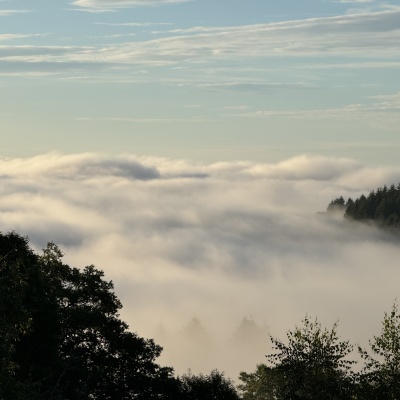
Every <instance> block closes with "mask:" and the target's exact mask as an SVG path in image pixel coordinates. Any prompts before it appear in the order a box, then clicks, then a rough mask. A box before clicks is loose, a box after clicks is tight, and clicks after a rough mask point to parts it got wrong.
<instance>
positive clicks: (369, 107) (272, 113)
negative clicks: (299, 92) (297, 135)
mask: <svg viewBox="0 0 400 400" xmlns="http://www.w3.org/2000/svg"><path fill="white" fill-rule="evenodd" d="M369 98H370V99H372V100H375V101H372V103H367V102H365V103H363V104H349V105H347V106H345V107H340V108H328V109H324V108H321V109H303V110H261V111H260V110H259V111H254V112H248V113H238V114H236V116H241V117H250V118H263V117H264V118H267V117H288V118H300V119H336V120H346V119H359V120H365V119H368V120H371V119H376V118H379V120H380V121H382V122H383V123H384V121H385V120H387V119H388V118H389V117H390V118H389V119H391V121H390V122H391V123H392V122H393V120H392V119H393V118H395V119H397V120H399V122H400V116H399V111H400V93H395V94H390V95H378V96H370V97H369ZM366 100H367V99H366ZM233 115H235V114H231V116H233Z"/></svg>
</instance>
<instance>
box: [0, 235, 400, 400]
mask: <svg viewBox="0 0 400 400" xmlns="http://www.w3.org/2000/svg"><path fill="white" fill-rule="evenodd" d="M120 308H121V303H120V301H119V300H118V298H117V297H116V295H115V293H114V291H113V284H112V282H108V281H106V280H104V275H103V272H102V271H99V270H97V269H96V268H94V267H93V266H88V267H86V268H84V269H83V270H78V269H76V268H71V267H70V266H68V265H66V264H64V263H63V262H62V253H61V251H60V249H59V248H58V247H57V246H56V245H54V244H53V243H50V244H49V245H48V246H47V248H46V249H44V250H43V254H41V255H38V254H36V253H35V252H34V251H33V250H32V249H31V248H30V247H29V242H28V239H27V238H24V237H21V236H20V235H18V234H17V233H14V232H12V233H8V234H1V233H0V312H1V315H0V399H1V400H79V399H81V400H93V399H95V400H115V399H118V400H131V399H132V400H133V399H135V400H152V399H158V400H160V399H161V400H239V399H242V400H303V399H304V400H306V399H307V400H322V399H324V400H350V399H352V400H378V399H379V400H394V399H400V315H399V312H398V309H397V305H396V304H395V305H394V306H393V308H392V310H391V312H390V313H389V314H385V317H384V320H383V327H382V333H381V335H380V336H377V337H374V338H373V339H372V341H371V343H370V344H371V349H370V350H368V351H367V350H364V349H362V348H358V352H359V354H360V355H361V357H362V359H363V360H364V362H365V363H364V366H363V367H362V368H361V370H360V371H359V372H354V369H353V365H354V364H355V361H353V360H352V359H351V356H352V351H353V345H351V344H350V343H349V342H348V341H342V340H340V339H339V337H338V334H337V325H336V324H335V325H333V327H332V328H331V329H326V328H323V327H322V326H321V324H320V323H319V322H318V320H312V319H311V318H309V317H306V318H305V319H304V321H303V325H302V326H300V327H296V328H295V329H294V330H292V331H289V332H288V333H287V340H286V342H283V341H281V340H279V339H277V338H274V337H270V340H271V342H272V346H273V350H274V352H273V353H272V354H269V355H267V356H266V363H265V364H261V365H258V366H257V368H256V370H255V371H254V372H253V373H246V372H242V373H241V375H240V377H239V379H240V380H241V384H240V385H239V386H238V387H236V386H235V385H234V383H233V382H232V381H231V380H230V379H228V378H226V377H225V376H224V374H223V373H222V372H219V371H217V370H214V371H212V372H210V373H209V374H208V375H207V374H206V375H203V374H199V375H193V374H190V373H188V374H186V375H183V376H176V375H175V374H174V371H173V369H172V368H169V367H161V366H160V365H158V364H157V363H156V359H157V357H158V356H159V355H160V353H161V351H162V349H161V347H160V346H158V345H157V344H155V343H154V341H153V340H151V339H144V338H141V337H140V336H138V335H137V334H136V333H133V332H131V331H129V329H128V325H127V324H126V323H125V322H123V321H122V320H121V319H120V318H119V314H118V311H119V309H120ZM266 339H267V337H266ZM266 342H267V340H266ZM266 347H267V343H266Z"/></svg>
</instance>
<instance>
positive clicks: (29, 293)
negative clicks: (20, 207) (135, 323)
mask: <svg viewBox="0 0 400 400" xmlns="http://www.w3.org/2000/svg"><path fill="white" fill-rule="evenodd" d="M61 256H62V254H61V252H60V250H59V249H58V248H57V246H55V245H54V244H52V243H50V244H49V245H48V247H47V249H45V250H44V253H43V255H42V256H38V255H36V254H35V253H34V252H33V251H32V250H31V249H30V248H29V246H28V240H27V239H26V238H22V237H21V236H19V235H17V234H15V233H10V234H7V235H1V234H0V312H1V318H0V398H1V399H2V400H8V399H9V400H18V399H21V400H25V399H26V400H28V399H29V400H34V399H41V400H42V399H44V400H46V399H58V400H67V399H71V400H72V399H74V400H75V399H85V400H86V399H104V400H105V399H140V400H151V399H175V398H176V397H177V394H178V390H179V382H178V380H177V379H175V378H174V377H173V375H172V369H170V368H162V367H160V366H159V365H157V364H156V363H155V362H154V360H155V359H156V358H157V357H158V356H159V355H160V352H161V348H160V347H159V346H157V345H156V344H155V343H154V342H153V341H152V340H147V339H143V338H141V337H139V336H137V335H136V334H135V333H132V332H129V331H128V326H127V324H126V323H124V322H123V321H121V320H120V319H119V315H118V311H119V309H120V308H121V303H120V302H119V300H118V299H117V297H116V296H115V294H114V292H113V284H112V282H107V281H105V280H104V279H103V272H101V271H98V270H96V269H95V268H94V267H93V266H89V267H86V268H85V269H84V270H83V271H80V270H78V269H76V268H70V267H69V266H68V265H65V264H63V263H62V262H61Z"/></svg>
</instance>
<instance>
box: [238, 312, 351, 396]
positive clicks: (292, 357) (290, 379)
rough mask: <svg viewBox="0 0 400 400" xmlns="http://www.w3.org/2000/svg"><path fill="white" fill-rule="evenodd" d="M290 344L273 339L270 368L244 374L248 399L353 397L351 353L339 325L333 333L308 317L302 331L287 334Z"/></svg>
mask: <svg viewBox="0 0 400 400" xmlns="http://www.w3.org/2000/svg"><path fill="white" fill-rule="evenodd" d="M287 338H288V344H285V343H283V342H281V341H280V340H278V339H275V338H273V337H271V341H272V345H273V349H274V350H276V351H277V352H276V353H273V354H269V355H267V356H266V357H267V360H268V362H269V364H270V365H271V366H270V367H268V366H259V367H258V368H257V371H256V372H255V373H254V374H242V375H241V377H240V379H241V380H242V381H243V382H244V384H243V385H241V386H240V389H241V390H242V392H243V398H244V399H245V400H270V399H271V400H272V399H273V400H303V399H304V400H306V399H307V400H321V399H324V400H347V399H349V400H350V399H352V398H353V393H352V389H353V385H352V373H351V366H352V364H354V362H353V361H350V360H348V359H347V356H348V355H349V353H350V352H351V351H352V346H351V345H350V344H349V342H348V341H340V340H339V338H338V336H337V325H336V324H335V325H334V326H333V327H332V329H331V330H327V329H322V327H321V324H320V323H319V322H318V321H317V320H315V321H311V319H309V318H308V317H306V318H305V319H304V321H303V326H302V327H301V328H299V327H296V328H295V329H294V330H293V331H289V332H288V333H287Z"/></svg>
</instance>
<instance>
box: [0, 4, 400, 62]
mask: <svg viewBox="0 0 400 400" xmlns="http://www.w3.org/2000/svg"><path fill="white" fill-rule="evenodd" d="M0 52H1V54H0V57H3V59H4V57H6V58H7V59H9V58H10V57H13V61H14V62H20V63H29V62H31V61H35V62H43V63H48V64H54V67H55V68H59V69H60V70H62V69H63V67H64V66H68V65H70V64H71V63H75V64H76V66H77V68H79V67H83V66H84V65H95V64H98V65H101V66H102V68H107V65H108V69H110V68H113V67H114V66H115V65H119V66H121V67H123V66H124V65H125V66H128V65H147V66H156V67H158V66H172V65H175V66H182V65H185V66H189V67H193V64H196V63H198V62H200V61H201V63H203V64H207V63H209V64H210V63H213V62H216V61H220V60H228V59H239V58H240V59H243V57H246V58H247V60H248V62H249V63H252V62H253V60H256V59H264V58H265V57H274V58H277V57H295V58H296V57H300V56H303V57H304V56H321V57H326V56H337V57H339V56H341V57H345V56H351V57H355V56H357V57H359V58H363V57H365V58H371V57H374V58H375V59H377V60H379V59H384V61H385V62H393V61H394V60H395V59H396V58H397V54H399V53H400V10H399V9H395V10H389V11H381V12H375V13H366V14H361V15H344V16H337V17H325V18H312V19H307V20H297V21H287V22H281V23H270V24H257V25H245V26H231V27H215V28H213V27H211V28H210V27H204V28H202V27H197V28H192V29H191V30H189V31H185V30H182V31H181V32H180V33H177V32H175V33H172V36H165V37H161V38H158V39H152V40H137V41H131V42H127V43H122V44H110V45H108V46H107V47H96V46H92V47H81V48H79V47H66V46H64V47H61V46H59V47H57V46H55V47H52V48H50V47H45V48H43V49H42V50H41V49H39V48H38V47H32V48H30V47H29V46H24V47H17V46H15V47H11V46H10V47H8V48H6V47H2V48H1V49H0ZM7 52H9V54H8V55H7ZM29 52H32V53H36V57H35V58H29V57H27V54H26V53H29ZM40 53H42V54H40ZM18 54H20V55H19V56H18ZM32 57H33V55H32ZM0 61H1V59H0ZM359 62H360V65H361V66H362V62H363V60H361V61H359ZM329 64H330V63H329ZM30 66H32V64H27V65H26V67H27V68H29V67H30Z"/></svg>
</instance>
